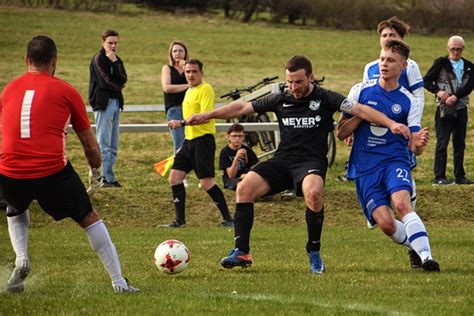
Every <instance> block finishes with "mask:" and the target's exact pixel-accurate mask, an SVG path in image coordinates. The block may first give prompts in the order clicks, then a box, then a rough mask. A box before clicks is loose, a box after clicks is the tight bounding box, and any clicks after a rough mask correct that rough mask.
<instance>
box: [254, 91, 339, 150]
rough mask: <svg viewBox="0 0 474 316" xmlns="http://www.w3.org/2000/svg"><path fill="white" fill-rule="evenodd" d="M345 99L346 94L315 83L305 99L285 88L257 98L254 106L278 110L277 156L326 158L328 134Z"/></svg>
mask: <svg viewBox="0 0 474 316" xmlns="http://www.w3.org/2000/svg"><path fill="white" fill-rule="evenodd" d="M345 101H346V98H345V97H344V96H343V95H341V94H339V93H337V92H333V91H330V90H326V89H323V88H320V87H317V86H315V87H314V89H313V91H312V92H311V93H310V94H309V95H308V96H306V97H304V98H301V99H295V98H294V97H293V96H292V95H291V93H290V91H285V92H280V93H273V94H270V95H267V96H265V97H263V98H261V99H258V100H256V101H253V102H252V106H253V109H254V110H255V111H256V112H258V113H264V112H274V113H275V114H276V116H277V118H278V124H279V128H280V138H281V142H280V145H279V146H278V149H277V152H276V153H275V155H276V156H278V155H284V156H286V155H288V156H291V159H299V158H301V159H311V158H318V159H326V156H327V152H328V143H327V140H328V134H329V132H331V131H332V130H333V128H334V125H333V124H334V120H333V114H334V112H336V111H340V110H341V106H343V103H344V102H345ZM346 102H347V101H346Z"/></svg>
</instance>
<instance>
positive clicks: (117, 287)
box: [112, 278, 140, 293]
mask: <svg viewBox="0 0 474 316" xmlns="http://www.w3.org/2000/svg"><path fill="white" fill-rule="evenodd" d="M124 279H125V283H126V287H123V286H120V285H115V284H113V283H112V287H113V288H114V292H115V293H138V292H140V289H138V288H136V287H133V286H131V285H130V283H129V282H128V279H127V278H124Z"/></svg>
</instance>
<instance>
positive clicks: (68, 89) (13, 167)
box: [0, 72, 90, 179]
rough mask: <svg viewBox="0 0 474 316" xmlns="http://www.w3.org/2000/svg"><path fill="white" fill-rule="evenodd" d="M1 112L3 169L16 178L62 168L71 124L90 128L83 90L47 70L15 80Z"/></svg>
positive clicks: (0, 163)
mask: <svg viewBox="0 0 474 316" xmlns="http://www.w3.org/2000/svg"><path fill="white" fill-rule="evenodd" d="M0 116H1V124H2V125H1V133H2V135H1V142H2V143H1V145H2V146H1V159H0V173H1V174H3V175H5V176H7V177H10V178H15V179H34V178H40V177H45V176H48V175H51V174H53V173H56V172H58V171H60V170H62V169H63V168H64V166H65V165H66V163H67V157H66V135H67V128H68V125H69V123H71V124H72V126H73V128H74V131H76V133H77V132H81V131H83V130H85V129H87V128H90V122H89V118H88V117H87V113H86V109H85V105H84V101H83V100H82V97H81V95H80V94H79V92H77V90H76V89H74V88H73V87H72V86H71V85H69V84H68V83H66V82H65V81H62V80H60V79H57V78H55V77H54V76H51V75H49V74H47V73H45V72H27V73H25V74H24V75H23V76H21V77H20V78H18V79H15V80H13V81H12V82H10V83H9V84H8V85H7V86H6V87H5V89H4V90H3V93H2V95H1V97H0Z"/></svg>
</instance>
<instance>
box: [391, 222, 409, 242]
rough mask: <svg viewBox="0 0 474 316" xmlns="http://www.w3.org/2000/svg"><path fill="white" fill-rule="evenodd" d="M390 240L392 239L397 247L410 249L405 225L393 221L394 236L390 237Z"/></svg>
mask: <svg viewBox="0 0 474 316" xmlns="http://www.w3.org/2000/svg"><path fill="white" fill-rule="evenodd" d="M390 239H392V240H393V241H394V242H396V243H397V244H399V245H404V246H407V247H410V242H409V241H408V236H407V231H406V228H405V225H403V223H402V222H400V221H399V220H395V234H393V235H392V236H390Z"/></svg>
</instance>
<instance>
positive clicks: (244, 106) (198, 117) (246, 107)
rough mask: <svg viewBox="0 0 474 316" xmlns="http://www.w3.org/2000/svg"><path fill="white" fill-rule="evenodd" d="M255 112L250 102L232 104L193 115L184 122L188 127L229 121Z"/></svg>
mask: <svg viewBox="0 0 474 316" xmlns="http://www.w3.org/2000/svg"><path fill="white" fill-rule="evenodd" d="M253 112H255V111H254V109H253V106H252V103H251V102H232V103H230V104H227V105H224V106H222V107H220V108H217V109H215V110H212V111H209V112H205V113H199V114H193V115H191V116H190V117H188V119H187V120H186V124H188V125H199V124H203V123H207V122H208V121H209V120H212V119H216V118H218V119H230V118H233V117H239V116H242V115H246V114H250V113H253Z"/></svg>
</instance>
